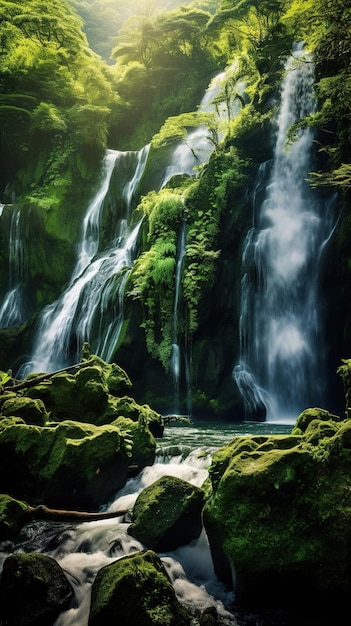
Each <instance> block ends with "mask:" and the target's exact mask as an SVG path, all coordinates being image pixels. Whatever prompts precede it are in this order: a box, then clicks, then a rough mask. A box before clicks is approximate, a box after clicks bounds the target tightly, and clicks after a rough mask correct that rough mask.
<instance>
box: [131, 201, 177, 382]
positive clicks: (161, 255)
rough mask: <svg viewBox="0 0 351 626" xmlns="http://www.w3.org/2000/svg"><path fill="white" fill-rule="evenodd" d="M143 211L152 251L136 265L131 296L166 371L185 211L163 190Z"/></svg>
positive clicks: (150, 346) (153, 351) (144, 203)
mask: <svg viewBox="0 0 351 626" xmlns="http://www.w3.org/2000/svg"><path fill="white" fill-rule="evenodd" d="M140 209H142V210H143V212H144V213H145V215H146V216H147V218H148V242H149V245H150V248H149V249H148V250H146V251H145V252H143V253H142V254H141V255H140V256H139V257H138V259H137V260H136V262H135V266H134V268H133V271H132V274H131V285H132V287H131V291H130V293H131V295H132V296H133V297H134V298H135V299H137V300H140V302H141V303H142V306H143V311H144V323H143V326H144V328H145V333H146V343H147V347H148V350H149V352H150V353H151V354H152V355H153V356H155V357H157V358H159V359H160V361H161V363H162V364H163V366H164V367H165V369H166V370H167V369H168V367H169V359H170V356H171V348H172V329H173V298H174V277H175V265H176V254H177V246H176V242H177V234H178V229H179V224H180V221H181V219H182V215H183V212H184V207H183V202H182V199H181V197H180V196H179V195H178V194H176V193H174V192H170V191H169V190H162V191H161V192H159V193H158V194H157V193H154V192H153V193H150V194H149V195H148V196H146V197H145V198H143V199H142V202H141V204H140V205H139V207H138V210H140Z"/></svg>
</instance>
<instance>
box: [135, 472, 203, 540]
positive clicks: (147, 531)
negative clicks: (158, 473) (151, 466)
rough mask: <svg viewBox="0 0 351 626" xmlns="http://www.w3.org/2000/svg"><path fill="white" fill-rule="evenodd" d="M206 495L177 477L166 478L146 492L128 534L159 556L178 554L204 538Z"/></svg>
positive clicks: (141, 496) (140, 499)
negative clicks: (191, 542) (161, 553)
mask: <svg viewBox="0 0 351 626" xmlns="http://www.w3.org/2000/svg"><path fill="white" fill-rule="evenodd" d="M203 504H204V492H203V491H202V489H200V488H199V487H195V486H194V485H191V484H190V483H188V482H187V481H185V480H181V479H180V478H176V477H174V476H162V477H161V478H159V479H158V480H156V481H155V482H154V483H152V484H151V485H149V486H148V487H146V488H145V489H143V491H142V492H141V493H140V494H139V496H138V498H137V500H136V502H135V505H134V509H133V514H132V523H131V524H130V526H129V527H128V533H129V534H130V535H131V536H133V537H135V538H136V539H138V540H139V541H140V542H141V543H142V544H143V545H145V546H146V547H147V548H150V549H151V550H155V551H156V552H163V551H169V550H174V549H175V548H177V547H179V546H181V545H184V544H186V543H189V542H190V541H191V540H192V539H195V538H197V537H198V536H199V535H200V532H201V528H202V522H201V512H202V507H203Z"/></svg>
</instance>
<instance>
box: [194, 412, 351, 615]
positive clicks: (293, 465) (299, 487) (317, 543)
mask: <svg viewBox="0 0 351 626" xmlns="http://www.w3.org/2000/svg"><path fill="white" fill-rule="evenodd" d="M315 411H316V410H313V419H311V420H309V418H310V417H311V413H306V412H305V413H304V415H303V416H301V418H300V419H299V420H298V421H297V424H298V425H299V426H298V427H297V428H296V429H294V430H297V431H298V433H301V431H302V428H301V426H302V425H303V428H304V433H303V434H295V435H286V436H285V435H276V436H273V435H271V436H265V437H263V436H260V437H255V436H250V437H249V436H245V437H238V438H236V439H234V440H233V441H232V442H231V444H230V445H228V446H226V447H224V448H222V449H220V450H219V451H218V452H217V453H216V454H215V455H214V457H213V462H212V466H211V468H210V477H211V480H212V487H213V494H212V496H211V497H210V498H209V500H208V501H207V503H206V505H205V507H204V512H203V521H204V525H205V528H206V531H207V535H208V538H209V542H210V546H211V551H212V554H213V559H214V565H215V569H216V572H217V574H218V575H219V577H220V578H221V579H223V580H225V581H226V582H227V583H229V584H233V585H234V588H235V591H236V595H237V599H238V601H242V602H245V601H247V600H248V598H249V601H250V605H251V606H253V605H255V604H256V605H257V604H259V603H261V604H265V605H268V606H275V607H276V606H277V604H278V603H281V605H286V606H290V607H291V606H294V605H295V604H296V599H297V598H298V599H299V602H300V603H303V602H305V603H306V606H307V609H309V610H311V611H312V610H316V609H317V608H319V609H321V611H323V610H324V609H325V608H328V607H329V608H330V607H333V610H336V607H337V606H342V605H343V601H346V598H347V594H350V592H351V472H350V463H351V421H350V420H348V421H341V422H340V421H339V420H338V421H334V420H333V419H332V416H330V419H329V420H326V419H325V417H326V414H325V413H324V412H321V415H322V419H316V415H315ZM338 603H339V604H338Z"/></svg>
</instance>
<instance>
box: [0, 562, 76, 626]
mask: <svg viewBox="0 0 351 626" xmlns="http://www.w3.org/2000/svg"><path fill="white" fill-rule="evenodd" d="M0 597H1V602H0V621H1V619H2V620H3V622H2V623H4V624H7V625H8V626H37V625H38V624H52V623H53V622H54V621H55V619H56V618H57V617H58V615H59V614H60V613H61V611H63V610H65V609H67V608H69V605H70V602H71V599H72V597H73V590H72V587H71V585H70V584H69V582H68V580H67V578H66V576H65V575H64V573H63V571H62V569H61V567H60V566H59V564H58V563H57V562H56V561H55V560H54V559H52V558H50V557H48V556H45V555H44V554H37V553H29V554H11V555H10V556H8V557H7V559H6V560H5V562H4V567H3V571H2V576H1V581H0Z"/></svg>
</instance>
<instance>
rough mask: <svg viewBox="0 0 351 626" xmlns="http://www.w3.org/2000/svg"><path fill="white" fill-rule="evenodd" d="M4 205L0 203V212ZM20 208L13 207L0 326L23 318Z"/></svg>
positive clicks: (24, 255)
mask: <svg viewBox="0 0 351 626" xmlns="http://www.w3.org/2000/svg"><path fill="white" fill-rule="evenodd" d="M3 207H4V205H1V207H0V208H1V210H0V214H1V213H2V209H3ZM22 231H23V228H22V219H21V211H20V209H14V211H13V213H12V218H11V227H10V238H9V280H8V290H7V292H6V294H5V296H4V299H3V302H2V305H1V307H0V328H8V327H10V326H17V325H19V324H21V323H22V322H23V321H24V319H25V315H24V305H23V280H24V278H25V273H26V263H27V259H26V253H25V244H24V237H23V232H22Z"/></svg>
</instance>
